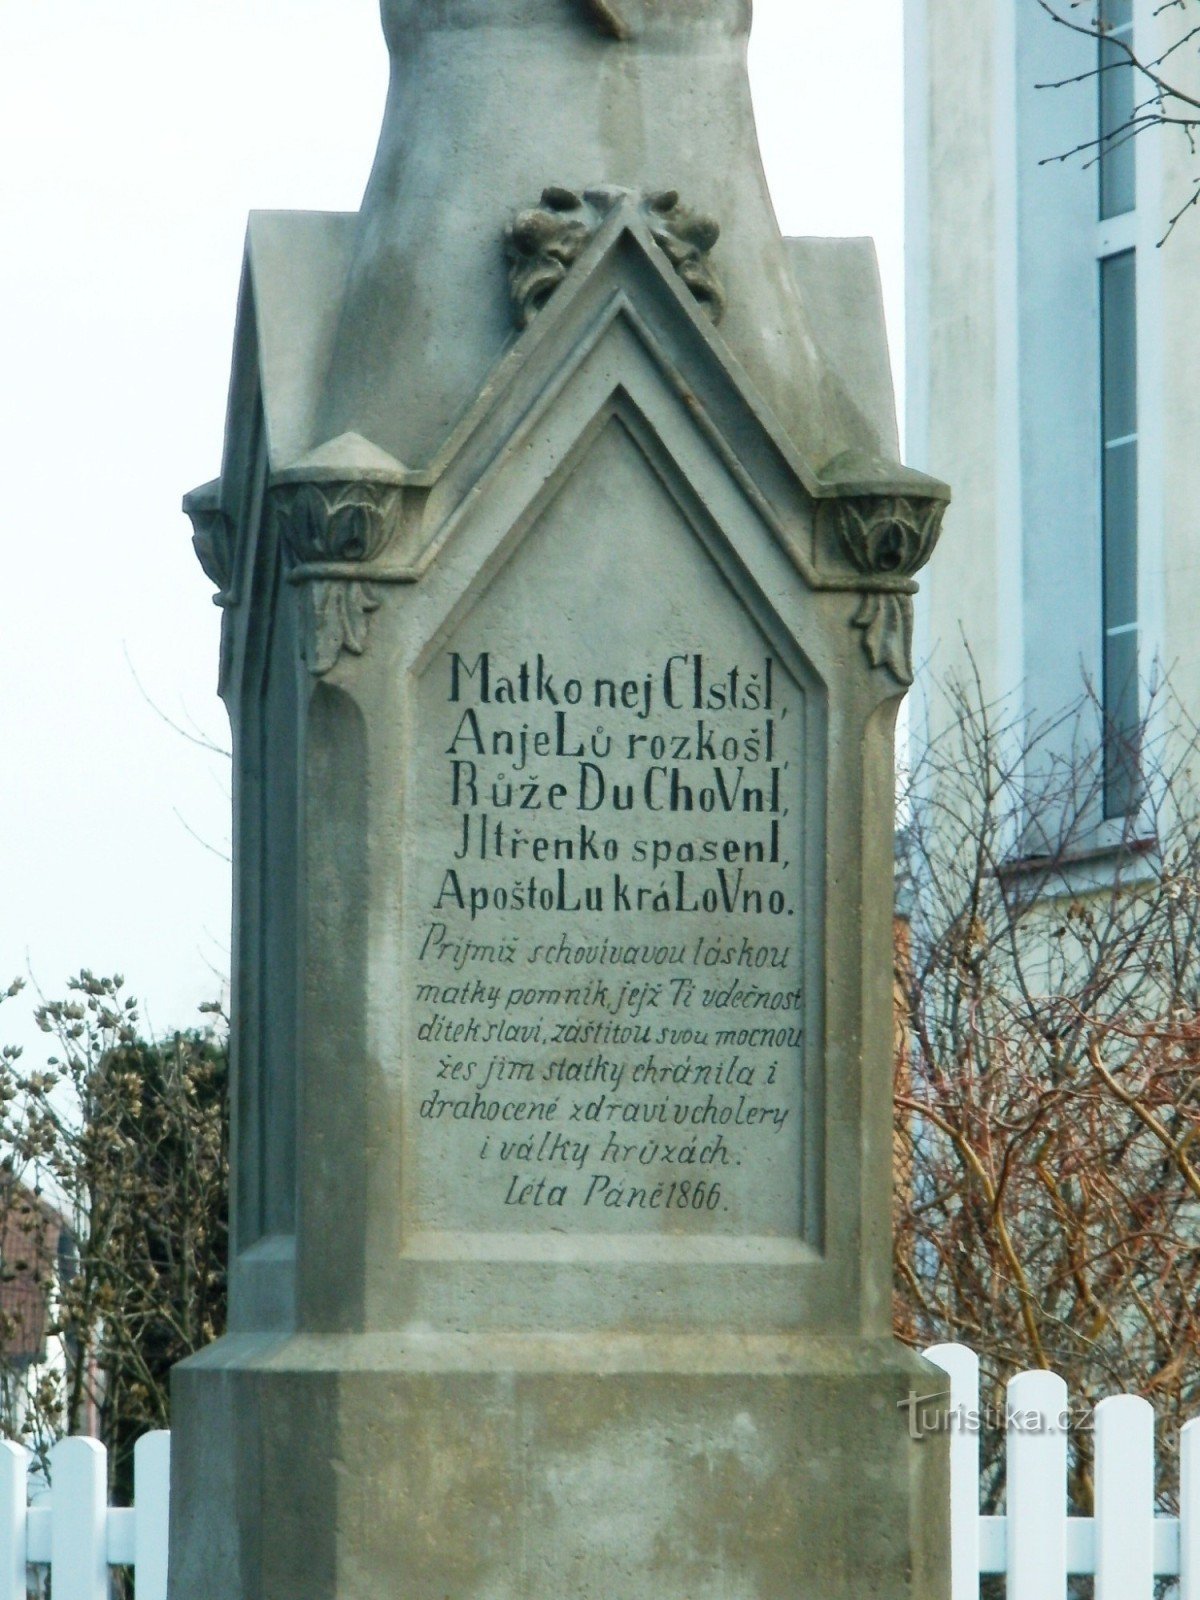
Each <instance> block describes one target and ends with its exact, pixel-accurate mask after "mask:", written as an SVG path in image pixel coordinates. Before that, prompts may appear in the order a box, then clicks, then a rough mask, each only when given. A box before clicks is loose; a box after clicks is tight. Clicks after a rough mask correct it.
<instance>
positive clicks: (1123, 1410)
mask: <svg viewBox="0 0 1200 1600" xmlns="http://www.w3.org/2000/svg"><path fill="white" fill-rule="evenodd" d="M925 1354H926V1356H928V1358H929V1359H930V1361H933V1362H936V1364H937V1365H938V1366H939V1367H941V1368H942V1370H943V1371H944V1372H945V1373H947V1374H948V1375H949V1378H950V1412H951V1424H952V1425H951V1428H950V1463H951V1466H950V1470H951V1517H950V1521H951V1530H952V1540H953V1554H952V1562H953V1590H952V1592H953V1600H978V1596H979V1578H980V1575H981V1574H983V1573H993V1572H1002V1573H1005V1574H1006V1595H1007V1600H1063V1597H1064V1596H1065V1594H1066V1589H1067V1575H1068V1573H1070V1574H1076V1573H1082V1574H1094V1576H1095V1580H1096V1585H1095V1594H1096V1600H1152V1597H1153V1595H1154V1587H1155V1586H1154V1580H1155V1578H1156V1577H1158V1578H1175V1579H1177V1584H1176V1586H1175V1587H1174V1588H1173V1591H1172V1592H1173V1594H1174V1595H1176V1596H1177V1597H1178V1600H1200V1419H1197V1420H1196V1421H1193V1422H1189V1423H1188V1424H1187V1426H1186V1427H1185V1428H1184V1429H1183V1435H1182V1439H1181V1442H1180V1462H1179V1475H1180V1489H1179V1504H1180V1511H1181V1515H1180V1516H1178V1517H1165V1516H1157V1515H1156V1514H1155V1503H1154V1411H1153V1408H1152V1407H1151V1406H1150V1404H1149V1402H1148V1401H1146V1400H1142V1399H1139V1398H1138V1397H1137V1396H1136V1395H1117V1396H1114V1397H1113V1398H1112V1399H1109V1400H1102V1401H1101V1402H1100V1404H1099V1405H1098V1406H1097V1407H1096V1410H1095V1414H1094V1418H1093V1419H1092V1425H1093V1427H1094V1429H1095V1451H1096V1460H1095V1510H1096V1514H1095V1516H1094V1517H1069V1516H1068V1515H1067V1445H1068V1431H1067V1429H1066V1428H1065V1427H1064V1426H1062V1421H1063V1419H1064V1418H1065V1417H1066V1416H1067V1407H1068V1395H1067V1386H1066V1384H1065V1383H1064V1382H1063V1380H1062V1379H1061V1378H1060V1377H1058V1376H1057V1375H1056V1374H1054V1373H1052V1372H1022V1373H1021V1374H1020V1375H1019V1376H1018V1377H1015V1378H1013V1379H1012V1381H1011V1382H1010V1383H1009V1385H1008V1390H1007V1400H1006V1405H1005V1414H1006V1417H1007V1419H1008V1425H1007V1429H1006V1434H1007V1438H1006V1462H1007V1467H1006V1482H1007V1486H1008V1487H1007V1494H1006V1505H1007V1514H1006V1515H1005V1516H1002V1517H983V1516H980V1514H979V1432H978V1429H977V1428H975V1427H973V1426H970V1425H969V1423H970V1419H972V1418H974V1417H978V1415H979V1410H980V1407H979V1361H978V1359H977V1357H976V1356H975V1354H974V1352H973V1351H971V1350H968V1349H966V1348H965V1346H963V1345H960V1344H940V1345H934V1346H933V1347H932V1348H931V1349H929V1350H926V1352H925ZM964 1419H966V1421H967V1423H968V1425H966V1426H964V1425H963V1422H964Z"/></svg>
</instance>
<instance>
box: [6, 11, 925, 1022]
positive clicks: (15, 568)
mask: <svg viewBox="0 0 1200 1600" xmlns="http://www.w3.org/2000/svg"><path fill="white" fill-rule="evenodd" d="M755 11H756V23H755V38H754V44H753V49H752V72H753V79H754V88H755V96H756V101H757V105H758V111H759V120H760V133H761V137H762V144H763V153H764V158H765V161H766V167H767V173H768V176H769V178H770V180H771V187H772V191H773V194H774V197H775V203H776V207H777V210H778V212H779V217H780V222H781V224H782V226H783V228H784V231H785V232H788V233H807V234H824V233H827V234H860V233H867V234H874V235H875V237H876V239H877V240H878V243H879V247H880V253H881V259H882V264H883V270H884V280H885V292H886V295H887V301H888V311H889V317H890V320H891V328H892V340H893V352H894V355H895V358H896V365H897V371H899V370H900V357H901V354H902V347H901V343H900V335H901V328H900V321H899V319H900V313H901V306H902V295H903V289H902V261H901V254H902V144H903V140H902V66H901V3H900V0H837V3H836V4H833V5H831V4H829V0H756V4H755ZM386 67H387V59H386V52H385V50H384V48H383V44H382V40H381V38H380V36H379V29H378V4H377V0H103V3H100V0H0V217H2V218H3V228H4V236H5V244H4V247H3V249H2V250H0V439H2V440H3V445H2V446H0V455H2V461H0V464H2V466H3V486H4V495H3V498H4V511H3V519H2V522H0V529H2V531H0V542H2V547H3V563H2V567H0V573H2V575H0V584H2V586H3V589H2V592H3V602H2V603H3V615H4V623H3V627H2V628H0V773H2V775H3V776H2V780H0V841H2V842H0V988H2V987H3V986H4V984H5V983H6V982H7V980H8V978H9V976H10V975H11V976H16V975H24V976H27V977H28V976H29V975H30V974H32V976H33V978H34V979H35V980H36V982H37V983H38V984H40V985H41V987H42V988H43V989H44V990H45V991H46V993H47V994H48V995H53V994H56V993H57V992H59V989H60V986H61V984H62V982H63V980H64V979H65V977H66V976H67V974H68V973H70V972H72V971H75V970H77V969H78V968H79V967H81V966H90V967H92V968H93V969H94V970H96V971H101V972H112V971H121V972H123V973H124V974H125V976H126V978H127V979H128V981H129V985H130V987H131V989H132V990H133V992H135V993H137V994H139V995H140V996H142V997H143V999H144V1001H145V1002H146V1005H147V1007H148V1010H149V1013H150V1018H151V1021H152V1024H153V1026H154V1027H155V1028H156V1029H158V1030H164V1029H167V1028H172V1027H176V1026H180V1025H186V1024H188V1023H190V1022H192V1021H194V1020H195V1017H196V1006H197V1004H198V1003H199V1002H200V1001H201V1000H203V999H205V998H208V997H210V996H212V995H214V994H215V993H217V992H218V991H219V988H220V985H221V982H222V979H223V978H224V976H225V975H226V974H227V972H228V966H229V932H228V927H229V867H228V864H227V862H226V861H224V860H222V859H221V856H220V854H219V852H221V851H226V850H227V849H228V840H229V822H228V809H229V792H228V762H227V761H225V760H223V759H222V758H221V757H220V756H213V755H211V754H208V753H206V752H205V751H204V750H203V749H200V748H198V747H197V746H196V745H194V744H190V743H189V742H188V741H187V740H186V739H185V738H184V737H182V736H181V734H179V733H177V732H175V731H172V729H171V728H170V727H169V726H168V725H167V723H166V722H165V721H164V720H163V717H162V716H160V715H159V714H157V713H156V711H155V710H154V709H153V708H152V705H151V703H150V702H153V705H154V706H157V707H158V708H159V709H160V711H161V712H162V713H163V715H165V716H166V717H168V718H170V719H172V720H173V721H174V722H175V723H177V724H178V725H179V726H181V727H182V728H185V729H187V730H189V731H191V732H193V733H194V734H196V735H198V736H200V737H202V738H207V739H210V740H211V741H212V742H213V743H215V744H217V745H220V746H224V745H225V744H226V743H227V742H228V733H227V726H226V722H225V716H224V711H223V708H222V707H221V705H220V702H219V701H218V700H217V698H216V694H215V682H216V660H217V637H218V622H219V617H218V613H217V611H216V609H215V608H214V607H213V606H212V605H211V604H210V601H209V595H210V593H211V586H210V585H209V583H208V580H207V579H206V578H205V577H204V576H203V574H202V573H201V571H200V569H199V567H198V566H197V564H196V562H195V558H194V556H193V554H192V550H191V544H190V529H189V527H188V524H187V523H186V521H185V519H184V518H183V517H182V515H181V514H180V512H179V499H180V496H181V494H182V493H183V492H184V491H185V490H186V489H189V488H191V487H193V486H194V485H196V484H198V483H201V482H203V481H205V480H206V479H208V478H211V477H212V476H214V474H215V473H216V471H217V470H218V467H219V464H220V445H221V429H222V423H223V416H224V404H225V385H226V380H227V376H228V360H229V351H230V342H231V336H232V330H233V316H234V300H235V294H236V289H237V280H238V270H239V264H240V256H241V247H242V235H243V230H244V226H245V216H246V212H247V211H248V210H250V209H251V208H264V209H269V208H272V207H281V208H307V209H316V210H321V209H331V210H342V209H354V208H356V207H357V205H358V201H359V198H360V196H361V192H362V188H363V185H364V183H365V181H366V177H367V173H368V171H369V168H370V164H371V157H372V154H373V150H374V144H375V138H376V135H377V133H378V129H379V120H380V114H381V110H382V105H383V95H384V88H385V83H386ZM139 684H140V686H141V687H140V688H139ZM21 1005H22V1002H16V1003H15V1004H13V1005H10V1006H7V1007H6V1008H5V1010H4V1011H3V1012H0V1042H3V1041H5V1040H19V1041H20V1042H24V1043H30V1042H31V1041H32V1040H35V1039H36V1035H33V1034H32V1033H31V1031H30V1028H29V1023H28V1020H27V1009H28V1008H26V1015H18V1014H17V1012H18V1008H19V1007H20V1006H21Z"/></svg>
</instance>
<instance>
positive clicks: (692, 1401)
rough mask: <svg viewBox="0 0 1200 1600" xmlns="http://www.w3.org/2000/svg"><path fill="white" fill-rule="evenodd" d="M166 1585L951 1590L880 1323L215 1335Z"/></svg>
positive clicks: (632, 1594) (185, 1385) (940, 1529)
mask: <svg viewBox="0 0 1200 1600" xmlns="http://www.w3.org/2000/svg"><path fill="white" fill-rule="evenodd" d="M174 1384H175V1389H174V1406H175V1417H176V1419H177V1424H179V1425H177V1427H176V1431H175V1439H176V1440H177V1441H178V1445H177V1449H176V1454H175V1458H174V1461H173V1466H172V1473H173V1483H172V1501H171V1504H172V1525H171V1589H170V1594H171V1600H217V1597H219V1600H379V1596H380V1595H381V1594H384V1593H394V1594H402V1595H403V1596H404V1597H405V1600H865V1597H867V1596H877V1597H879V1600H906V1597H912V1600H946V1597H948V1596H949V1592H950V1590H949V1576H948V1568H947V1562H948V1554H947V1552H948V1551H949V1546H950V1541H949V1531H948V1518H949V1478H948V1460H947V1451H946V1444H945V1439H944V1438H930V1439H926V1440H924V1441H920V1442H917V1441H914V1440H912V1439H911V1438H910V1436H909V1428H908V1420H907V1411H906V1409H905V1406H904V1402H905V1400H906V1397H908V1396H909V1395H910V1394H911V1393H913V1392H914V1391H915V1392H916V1393H919V1394H922V1395H929V1394H930V1393H938V1392H944V1390H945V1389H946V1387H947V1385H946V1380H945V1379H944V1377H943V1376H942V1375H941V1374H940V1373H937V1372H936V1370H935V1369H933V1368H931V1367H929V1366H928V1365H927V1364H926V1363H925V1362H923V1361H921V1360H920V1359H919V1358H917V1357H916V1356H914V1355H912V1354H911V1353H910V1352H909V1351H907V1350H905V1349H903V1348H902V1347H901V1346H898V1345H896V1344H894V1343H892V1342H891V1341H869V1340H853V1339H847V1338H840V1339H836V1340H835V1339H816V1338H807V1337H803V1338H802V1337H798V1336H778V1337H741V1336H733V1335H721V1334H712V1335H701V1334H694V1335H680V1336H671V1335H657V1336H634V1335H629V1336H612V1335H604V1336H599V1335H580V1334H578V1333H574V1334H572V1335H571V1336H570V1337H569V1338H568V1337H561V1338H557V1337H554V1336H550V1335H545V1336H540V1337H536V1336H512V1337H505V1336H498V1335H495V1334H490V1335H486V1336H484V1335H446V1334H438V1335H436V1336H435V1335H433V1334H430V1335H427V1336H411V1335H403V1336H402V1335H396V1334H358V1335H328V1336H322V1337H315V1336H292V1337H272V1336H266V1335H243V1336H236V1337H229V1338H226V1339H224V1340H222V1341H221V1342H220V1343H218V1344H216V1345H214V1346H212V1347H211V1348H210V1349H209V1350H206V1351H205V1352H204V1353H203V1354H201V1355H200V1356H197V1357H195V1358H193V1359H192V1360H190V1361H188V1362H186V1363H184V1365H183V1366H181V1367H179V1368H177V1369H176V1371H175V1376H174Z"/></svg>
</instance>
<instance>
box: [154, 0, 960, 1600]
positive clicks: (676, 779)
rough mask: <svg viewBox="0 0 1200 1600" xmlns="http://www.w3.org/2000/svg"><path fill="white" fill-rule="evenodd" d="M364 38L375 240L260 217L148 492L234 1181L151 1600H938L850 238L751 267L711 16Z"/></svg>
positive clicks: (738, 156)
mask: <svg viewBox="0 0 1200 1600" xmlns="http://www.w3.org/2000/svg"><path fill="white" fill-rule="evenodd" d="M383 21H384V29H385V33H386V37H387V42H388V47H389V49H390V52H391V60H392V79H391V88H390V93H389V98H388V103H387V111H386V116H385V120H384V126H383V132H382V136H381V140H380V147H379V153H378V157H377V159H376V163H375V167H374V170H373V172H372V174H371V178H370V182H369V185H368V187H367V191H366V195H365V198H364V201H363V205H362V209H361V211H360V212H359V213H358V214H356V215H317V214H311V215H310V214H277V215H256V216H255V217H253V218H252V220H251V223H250V230H249V240H248V247H247V255H246V269H245V277H244V282H243V290H242V297H241V306H240V311H239V317H238V330H237V339H236V349H235V354H234V364H233V378H232V386H231V395H230V403H229V415H228V427H227V433H226V441H225V452H224V459H223V465H222V469H221V476H220V478H219V479H218V480H217V481H215V482H214V483H211V484H208V485H206V486H205V487H204V488H202V489H199V490H196V491H195V492H194V493H193V494H191V495H189V496H188V498H187V501H186V502H185V504H186V509H187V510H188V512H189V514H190V516H191V518H192V521H193V524H194V527H195V542H196V547H197V551H198V553H199V556H200V559H201V561H202V562H203V564H204V567H205V570H206V571H207V573H208V574H209V576H210V577H211V578H212V579H213V581H214V582H215V583H216V585H217V586H218V588H219V590H220V593H219V595H218V604H220V605H221V606H223V607H224V633H223V644H222V663H221V689H222V693H223V695H224V697H225V699H226V701H227V703H228V706H229V711H230V716H231V719H232V723H233V730H234V743H235V762H236V765H235V774H236V776H235V877H236V909H235V932H234V1037H233V1044H234V1108H233V1109H234V1119H235V1120H234V1144H235V1155H234V1166H235V1180H234V1181H235V1193H234V1197H233V1205H234V1224H233V1236H234V1242H233V1252H232V1261H231V1286H230V1317H231V1326H230V1331H229V1334H228V1335H227V1337H225V1338H224V1339H222V1340H221V1341H220V1342H219V1343H218V1344H216V1345H215V1346H213V1347H212V1348H211V1349H210V1350H209V1351H207V1352H205V1353H204V1354H202V1355H201V1356H199V1357H198V1358H196V1359H194V1360H192V1361H189V1362H187V1363H185V1364H184V1366H183V1367H182V1368H181V1369H179V1371H178V1372H177V1374H176V1387H175V1407H176V1410H175V1446H174V1452H175V1468H174V1471H175V1480H174V1492H173V1524H172V1558H171V1567H172V1576H171V1584H172V1589H171V1593H172V1596H173V1600H216V1597H220V1600H367V1597H370V1600H377V1597H378V1596H379V1595H381V1594H394V1595H399V1596H403V1597H404V1600H552V1597H553V1600H562V1597H564V1596H573V1597H577V1600H602V1597H603V1600H610V1597H611V1600H643V1597H645V1600H650V1597H653V1600H785V1597H786V1600H851V1597H853V1600H863V1597H865V1596H868V1595H877V1596H881V1597H887V1600H900V1597H902V1596H910V1597H914V1600H942V1597H943V1596H945V1595H946V1594H947V1593H948V1588H947V1579H946V1561H947V1552H946V1528H945V1524H946V1517H947V1504H946V1478H945V1471H946V1463H945V1457H944V1450H943V1448H942V1447H941V1446H939V1445H938V1443H937V1442H925V1443H921V1444H918V1443H914V1442H912V1441H911V1440H910V1439H909V1437H908V1429H907V1426H906V1413H905V1411H904V1410H903V1409H902V1407H901V1405H900V1402H902V1401H903V1399H904V1397H905V1395H906V1393H907V1392H908V1391H909V1390H910V1389H911V1388H913V1387H914V1385H915V1386H916V1387H918V1388H921V1389H925V1390H927V1389H929V1388H930V1386H931V1385H930V1382H929V1377H928V1369H926V1368H925V1367H924V1365H923V1363H921V1362H919V1361H918V1360H917V1359H916V1358H915V1357H913V1356H910V1355H909V1354H907V1353H906V1352H904V1351H902V1350H901V1349H900V1348H899V1347H898V1346H896V1345H895V1344H893V1342H892V1340H891V1337H890V1330H889V1310H890V1238H889V1192H890V1184H891V1164H892V1163H891V1120H890V1075H891V1056H892V1048H893V1045H892V1032H891V1029H892V1021H891V1016H892V1013H891V989H890V971H891V961H890V943H891V884H892V854H891V852H892V784H893V769H892V733H893V722H894V717H895V712H896V709H897V706H898V703H899V700H900V698H901V696H902V694H903V691H904V688H905V686H906V684H907V682H908V680H909V677H910V652H911V625H912V618H911V609H912V600H911V597H912V594H913V592H914V589H915V583H914V575H915V573H916V572H917V571H918V569H919V568H920V567H921V566H922V565H923V563H924V562H925V561H926V560H927V558H928V557H929V554H930V552H931V550H932V548H933V545H934V543H935V541H936V538H937V534H938V530H939V526H940V522H941V517H942V513H943V511H944V508H945V504H946V501H947V498H948V493H947V490H946V489H945V487H944V486H943V485H941V484H939V483H937V482H935V481H933V480H931V479H929V478H926V477H924V476H922V475H920V474H918V473H914V472H911V471H908V470H906V469H905V468H904V467H902V466H901V465H900V464H899V461H898V450H897V442H896V431H895V418H894V412H893V403H892V396H891V380H890V372H889V367H888V360H887V354H886V345H885V340H884V333H883V324H882V314H881V308H880V296H879V286H878V279H877V274H876V269H875V264H874V256H873V253H872V250H871V247H870V246H869V244H867V243H866V242H865V241H860V240H847V241H829V240H804V241H790V242H788V241H785V240H784V239H783V238H782V237H781V236H780V233H779V230H778V227H777V225H776V222H775V219H774V215H773V212H772V210H771V205H770V201H769V198H768V194H767V189H766V184H765V181H764V178H763V174H762V170H761V165H760V161H759V155H758V149H757V142H756V136H755V129H754V120H753V114H752V110H751V105H750V96H749V90H748V85H747V78H746V67H745V51H746V41H747V35H748V32H749V25H750V5H749V0H384V4H383ZM798 158H799V159H805V160H807V159H810V155H809V154H808V153H800V155H799V157H798ZM932 1387H934V1388H936V1387H937V1384H936V1383H935V1384H933V1385H932Z"/></svg>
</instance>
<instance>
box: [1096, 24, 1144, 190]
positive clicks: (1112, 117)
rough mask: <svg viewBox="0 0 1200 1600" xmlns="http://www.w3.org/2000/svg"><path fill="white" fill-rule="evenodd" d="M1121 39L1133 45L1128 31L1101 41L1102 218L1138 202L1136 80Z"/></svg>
mask: <svg viewBox="0 0 1200 1600" xmlns="http://www.w3.org/2000/svg"><path fill="white" fill-rule="evenodd" d="M1118 39H1120V40H1123V41H1124V42H1125V43H1131V42H1132V34H1131V32H1130V31H1129V30H1128V29H1126V30H1125V31H1123V32H1122V33H1121V34H1120V35H1119V36H1118V38H1117V39H1102V40H1101V42H1100V46H1099V50H1100V141H1101V143H1100V215H1101V217H1119V216H1121V215H1123V214H1124V213H1125V212H1126V211H1132V210H1133V208H1134V205H1135V203H1136V200H1137V180H1136V174H1135V168H1134V148H1133V140H1132V139H1131V138H1129V136H1128V127H1129V122H1130V120H1131V119H1132V117H1133V102H1134V93H1135V89H1134V77H1133V67H1132V65H1131V63H1130V60H1129V57H1128V56H1127V55H1126V54H1125V51H1124V50H1123V49H1122V48H1121V44H1120V43H1119V42H1118Z"/></svg>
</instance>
